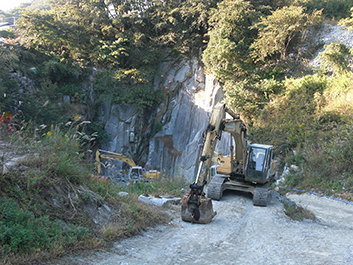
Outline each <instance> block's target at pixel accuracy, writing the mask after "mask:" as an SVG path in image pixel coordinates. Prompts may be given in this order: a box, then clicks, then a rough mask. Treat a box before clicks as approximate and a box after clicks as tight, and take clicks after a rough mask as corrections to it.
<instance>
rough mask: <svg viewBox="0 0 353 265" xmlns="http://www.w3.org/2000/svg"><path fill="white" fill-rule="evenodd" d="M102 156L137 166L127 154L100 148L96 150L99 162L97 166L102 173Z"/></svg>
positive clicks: (99, 172)
mask: <svg viewBox="0 0 353 265" xmlns="http://www.w3.org/2000/svg"><path fill="white" fill-rule="evenodd" d="M102 158H103V159H110V160H116V161H122V162H125V163H127V164H128V165H129V166H130V167H136V164H135V162H134V160H132V159H131V158H129V157H127V156H124V155H122V154H118V153H113V152H110V151H105V150H100V149H99V150H97V152H96V162H97V163H96V167H97V173H98V174H101V159H102Z"/></svg>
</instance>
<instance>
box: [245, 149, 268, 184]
mask: <svg viewBox="0 0 353 265" xmlns="http://www.w3.org/2000/svg"><path fill="white" fill-rule="evenodd" d="M272 155H273V146H272V145H264V144H252V145H250V146H249V149H248V156H247V164H246V167H245V180H246V181H250V182H256V183H260V184H263V183H265V182H267V181H268V180H269V177H270V172H271V161H272Z"/></svg>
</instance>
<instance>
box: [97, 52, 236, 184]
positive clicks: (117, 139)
mask: <svg viewBox="0 0 353 265" xmlns="http://www.w3.org/2000/svg"><path fill="white" fill-rule="evenodd" d="M154 87H155V89H156V90H157V89H162V90H163V91H164V94H165V95H166V97H165V99H164V101H163V102H162V103H161V104H160V105H159V106H158V108H157V109H154V110H150V111H142V110H135V109H134V108H132V106H129V105H112V104H111V103H110V102H108V101H107V102H104V103H103V104H102V106H101V108H100V119H101V120H102V121H104V122H105V130H106V131H107V132H108V134H109V139H108V142H107V143H106V144H104V145H103V146H102V149H105V150H108V151H112V152H116V153H120V154H123V155H125V156H128V157H130V158H132V159H133V160H134V161H135V163H136V164H138V165H141V166H143V167H145V168H146V169H147V170H149V169H157V170H159V171H161V172H162V173H163V174H164V175H165V176H170V177H174V176H184V177H185V178H187V179H188V180H192V178H193V176H194V173H195V167H196V164H197V161H198V156H199V153H200V147H201V145H202V142H203V137H202V135H203V131H204V130H205V129H206V127H207V124H208V122H209V118H210V114H211V111H212V108H213V106H214V105H215V104H216V103H217V102H219V101H221V100H222V98H223V91H222V88H221V87H220V85H219V84H218V83H217V82H216V81H215V79H214V78H213V77H212V76H208V75H206V74H205V73H204V69H203V67H202V65H201V64H200V63H199V61H198V60H197V59H196V58H195V59H192V60H189V61H185V60H184V61H181V62H178V63H176V62H165V63H162V64H161V65H160V67H159V70H158V73H157V75H156V77H155V81H154ZM228 142H229V141H228ZM221 145H227V140H226V141H225V142H224V143H221ZM221 148H222V149H224V147H223V146H222V147H221ZM121 166H122V163H120V164H119V163H118V164H116V165H115V169H116V170H115V171H114V170H112V171H110V174H115V173H116V172H117V170H119V168H120V167H121ZM114 172H115V173H114Z"/></svg>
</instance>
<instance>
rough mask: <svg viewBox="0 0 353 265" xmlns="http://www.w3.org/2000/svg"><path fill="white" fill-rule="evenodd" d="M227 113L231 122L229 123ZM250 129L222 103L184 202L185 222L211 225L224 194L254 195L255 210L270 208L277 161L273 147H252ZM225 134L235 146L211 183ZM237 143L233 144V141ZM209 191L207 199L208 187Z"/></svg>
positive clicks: (215, 111) (213, 116)
mask: <svg viewBox="0 0 353 265" xmlns="http://www.w3.org/2000/svg"><path fill="white" fill-rule="evenodd" d="M226 113H228V114H229V115H230V116H231V119H226ZM246 130H247V129H246V126H245V124H244V122H243V121H242V120H241V119H240V116H239V114H236V113H235V112H234V111H232V110H231V109H229V108H228V107H226V106H225V105H224V104H221V103H218V104H216V106H215V107H214V109H213V111H212V114H211V118H210V122H209V124H208V126H207V128H206V131H205V133H204V143H203V146H202V149H201V154H200V157H199V165H198V171H197V174H196V178H195V182H194V183H192V184H191V185H190V191H189V193H188V194H186V195H184V196H183V198H182V206H181V218H182V220H184V221H187V222H193V223H201V224H207V223H209V222H211V221H212V219H213V217H214V216H215V215H216V214H217V213H216V212H214V211H213V207H212V201H211V199H214V200H220V199H221V197H222V194H223V192H224V190H227V189H230V190H238V191H245V192H250V193H252V194H253V204H254V205H255V206H267V203H268V201H269V199H270V196H269V191H268V184H269V181H270V179H271V178H272V177H274V175H275V171H276V164H277V161H275V160H273V146H271V145H264V144H251V145H249V146H248V143H247V140H246ZM222 132H228V133H230V134H231V136H232V139H233V140H234V142H235V153H234V147H233V146H232V145H231V146H230V155H229V156H225V157H222V156H219V157H218V163H219V166H218V167H217V168H216V171H217V172H216V174H215V175H214V176H213V177H212V179H211V180H210V172H211V170H210V169H211V167H212V159H213V158H214V151H215V147H216V144H217V142H218V141H219V140H220V139H221V136H222ZM232 142H233V141H232ZM207 181H209V184H208V187H207V196H206V194H205V192H204V187H205V186H206V184H207Z"/></svg>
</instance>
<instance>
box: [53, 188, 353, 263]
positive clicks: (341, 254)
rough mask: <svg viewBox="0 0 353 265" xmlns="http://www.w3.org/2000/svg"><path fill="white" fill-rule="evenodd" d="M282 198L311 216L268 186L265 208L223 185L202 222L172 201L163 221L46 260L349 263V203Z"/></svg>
mask: <svg viewBox="0 0 353 265" xmlns="http://www.w3.org/2000/svg"><path fill="white" fill-rule="evenodd" d="M288 198H290V199H291V200H293V201H295V202H296V203H297V204H301V205H302V206H305V207H306V208H308V209H309V210H311V211H313V212H314V214H315V215H316V216H317V220H315V221H308V220H307V221H303V222H300V221H292V220H290V219H289V218H288V217H287V216H286V215H285V214H284V210H283V205H282V204H281V203H280V202H279V200H278V194H277V193H276V192H274V191H272V200H271V203H270V205H269V206H268V207H266V208H263V207H254V206H253V205H252V198H251V196H250V195H247V194H243V193H236V192H232V191H229V192H225V194H224V196H223V197H222V200H221V201H213V207H214V209H215V210H216V211H217V212H218V214H217V215H216V217H215V218H214V220H213V221H212V222H211V223H209V224H207V225H201V224H191V223H187V222H183V221H181V219H180V216H179V214H180V213H179V207H178V208H175V210H173V209H170V211H171V212H173V214H174V215H175V219H174V220H173V221H172V222H171V223H170V225H169V226H158V227H156V228H152V229H149V230H148V231H146V232H145V233H144V234H143V235H141V236H136V237H133V238H129V239H125V240H122V241H119V242H116V243H115V244H114V245H113V247H112V248H111V249H110V250H109V251H107V252H94V253H91V254H90V255H88V256H87V255H81V256H75V257H72V256H71V257H66V258H64V259H62V260H60V261H58V262H54V263H50V264H60V265H61V264H98V265H108V264H129V265H131V264H330V265H334V264H353V244H352V240H353V223H352V221H353V206H352V205H348V204H345V203H342V202H337V201H333V200H330V199H327V198H322V197H316V196H314V195H310V194H301V195H296V194H291V195H288ZM47 264H48V263H47Z"/></svg>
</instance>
